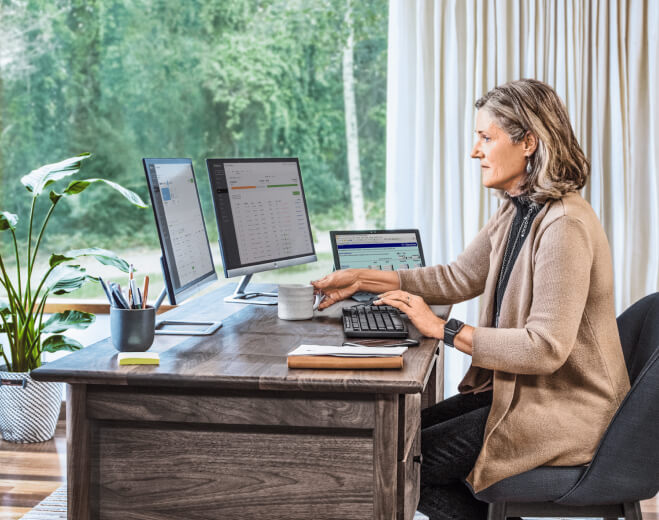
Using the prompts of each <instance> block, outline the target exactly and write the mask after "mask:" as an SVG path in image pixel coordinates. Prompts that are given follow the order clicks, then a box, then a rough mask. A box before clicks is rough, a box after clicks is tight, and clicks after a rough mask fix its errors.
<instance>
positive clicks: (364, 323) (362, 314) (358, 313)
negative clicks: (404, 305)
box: [343, 305, 408, 338]
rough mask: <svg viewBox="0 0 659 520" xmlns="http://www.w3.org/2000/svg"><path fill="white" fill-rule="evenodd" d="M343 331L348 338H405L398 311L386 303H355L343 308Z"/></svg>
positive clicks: (403, 324) (404, 326)
mask: <svg viewBox="0 0 659 520" xmlns="http://www.w3.org/2000/svg"><path fill="white" fill-rule="evenodd" d="M343 332H344V333H345V335H346V337H348V338H406V337H407V334H408V332H407V325H406V324H405V322H404V321H403V318H402V317H401V315H400V311H399V310H398V309H396V308H395V307H390V306H388V305H355V306H353V307H346V308H344V309H343Z"/></svg>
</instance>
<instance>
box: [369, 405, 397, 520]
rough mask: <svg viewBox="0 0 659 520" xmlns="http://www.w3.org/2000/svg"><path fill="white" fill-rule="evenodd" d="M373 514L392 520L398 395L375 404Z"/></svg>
mask: <svg viewBox="0 0 659 520" xmlns="http://www.w3.org/2000/svg"><path fill="white" fill-rule="evenodd" d="M373 441H374V446H373V449H374V453H373V460H374V463H373V465H374V468H373V471H374V473H375V489H374V493H373V513H374V515H373V516H374V518H376V519H378V520H384V519H387V520H395V518H396V511H397V505H396V497H397V489H396V485H397V476H398V475H397V463H398V457H397V456H398V395H397V394H381V395H377V396H376V400H375V429H374V431H373Z"/></svg>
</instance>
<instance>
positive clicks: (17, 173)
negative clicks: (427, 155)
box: [0, 0, 388, 299]
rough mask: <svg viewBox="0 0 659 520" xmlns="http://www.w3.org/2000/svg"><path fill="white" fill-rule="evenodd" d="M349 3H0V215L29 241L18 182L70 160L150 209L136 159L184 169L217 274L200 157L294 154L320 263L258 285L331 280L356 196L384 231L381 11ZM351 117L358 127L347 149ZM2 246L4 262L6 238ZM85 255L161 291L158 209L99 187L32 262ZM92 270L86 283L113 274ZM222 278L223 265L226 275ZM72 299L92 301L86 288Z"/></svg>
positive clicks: (68, 212) (53, 231) (71, 207)
mask: <svg viewBox="0 0 659 520" xmlns="http://www.w3.org/2000/svg"><path fill="white" fill-rule="evenodd" d="M362 4H364V5H362ZM350 5H351V4H350V2H349V1H348V0H322V1H321V0H319V1H314V2H308V1H305V0H260V1H258V0H233V1H222V2H218V1H217V0H194V1H189V2H180V1H178V0H142V1H140V0H136V1H134V2H121V1H118V0H93V1H88V2H78V1H73V0H66V1H65V0H55V1H53V0H36V1H25V0H5V1H3V2H1V3H0V185H1V192H0V198H1V206H0V210H6V211H11V212H13V213H17V214H18V215H19V217H22V218H23V222H22V223H19V227H20V233H21V236H24V235H25V221H24V217H23V215H25V214H26V213H27V210H28V204H29V200H28V199H29V198H28V197H27V196H25V194H24V190H25V188H24V187H23V186H22V185H21V184H20V177H21V176H22V175H24V174H25V173H27V172H29V171H30V170H32V169H34V168H36V167H38V166H40V165H42V164H45V163H49V162H55V161H58V160H60V159H63V158H65V157H69V156H71V155H75V154H77V153H80V152H84V151H89V152H91V153H92V154H93V158H92V159H90V160H88V161H86V162H85V163H84V165H83V168H82V171H81V172H80V173H79V174H78V178H93V177H103V178H107V179H110V180H113V181H115V182H118V183H120V184H122V185H124V186H125V187H127V188H130V189H132V190H134V191H136V192H137V193H139V194H140V196H142V198H143V199H144V200H145V201H146V200H148V194H147V190H146V182H145V179H144V174H143V171H142V166H141V158H142V157H191V158H192V159H193V163H194V167H195V173H196V176H197V181H198V184H199V187H200V196H201V199H202V204H203V206H204V213H205V217H206V225H207V228H208V232H209V238H210V240H211V244H212V245H214V249H213V253H214V257H215V259H216V262H219V261H220V255H219V252H218V248H217V229H216V225H215V219H214V214H213V209H212V203H211V199H210V194H209V192H208V176H207V172H206V166H205V158H206V157H250V156H255V157H265V156H275V157H276V156H296V157H299V159H300V165H301V169H302V175H303V180H304V184H305V191H306V194H307V202H308V206H309V210H310V213H311V222H312V228H313V233H314V238H315V240H316V243H317V250H318V252H319V262H317V263H316V264H311V265H307V266H299V267H294V268H290V269H287V270H281V271H278V272H273V273H266V274H263V275H259V276H258V277H257V279H256V280H255V281H259V282H260V281H273V282H281V281H291V280H304V281H308V280H310V279H312V278H315V277H317V276H320V275H322V274H323V273H326V272H328V271H329V270H331V264H332V260H331V253H330V252H329V239H328V230H329V229H336V228H345V227H353V201H352V199H354V200H356V201H357V202H356V203H355V204H359V205H360V206H361V205H363V208H364V209H363V213H364V215H365V219H366V220H365V223H366V224H367V225H369V226H382V225H383V222H384V185H385V148H384V147H385V112H386V105H385V101H386V99H385V98H386V65H387V57H386V51H387V49H386V45H387V41H386V35H387V11H388V5H387V1H386V0H376V1H372V2H354V1H353V2H352V7H350ZM349 51H352V52H349ZM350 57H351V58H352V62H351V60H349V59H347V58H350ZM351 100H352V101H354V105H353V104H352V102H351ZM346 117H348V118H349V121H352V123H353V124H355V127H356V129H357V133H356V136H351V142H350V146H349V145H348V142H347V139H346V135H347V134H348V135H350V132H348V133H347V132H346ZM351 118H352V119H351ZM357 138H358V139H357ZM357 146H358V148H356V147H357ZM355 149H356V150H357V151H358V157H359V161H358V163H359V165H360V175H361V182H359V185H360V186H361V188H362V190H363V200H360V199H359V198H358V197H357V198H355V193H353V191H351V188H350V185H351V184H350V181H349V168H348V163H349V161H348V154H349V150H353V151H354V150H355ZM351 173H352V174H355V168H354V166H353V168H352V172H351ZM65 205H66V206H65ZM46 209H47V208H41V213H39V215H41V216H43V215H44V214H45V211H46ZM355 214H356V215H359V211H356V212H355ZM360 218H361V217H360ZM21 224H22V225H21ZM359 225H364V221H362V222H360V223H359ZM2 240H3V241H4V242H3V244H2V251H3V253H4V254H3V258H7V259H8V261H9V259H11V255H10V254H9V253H8V251H9V248H8V246H9V244H8V242H7V237H2ZM91 246H98V247H104V248H107V249H111V250H113V251H115V252H117V253H118V254H119V255H120V256H122V257H123V258H125V259H126V260H127V261H129V262H132V263H134V264H135V265H136V267H137V268H138V270H139V272H140V273H141V274H149V275H150V277H152V282H155V283H154V285H152V290H153V291H154V292H156V291H157V290H159V288H161V287H162V282H159V283H158V281H159V280H161V275H160V266H159V261H158V259H159V256H160V251H159V245H158V239H157V234H156V230H155V226H154V222H153V215H152V211H151V210H150V209H146V210H139V209H137V208H134V207H132V206H130V205H129V204H128V203H126V202H125V201H124V200H123V199H121V197H120V196H118V195H117V194H116V193H115V192H114V191H112V190H104V189H102V187H101V186H100V185H94V186H92V187H90V188H89V189H88V190H87V191H86V192H85V193H83V194H81V195H80V196H79V197H77V198H75V199H71V200H67V201H66V202H65V203H64V204H62V205H61V206H58V208H57V211H56V212H55V214H54V216H53V220H52V222H51V224H50V229H49V231H48V234H47V236H46V237H45V244H43V245H42V259H41V260H42V261H43V262H45V261H46V260H47V256H48V255H46V254H43V253H45V252H64V251H66V250H68V249H73V248H81V247H91ZM101 267H102V266H98V265H96V264H95V265H94V266H93V267H92V268H90V272H92V273H94V274H97V273H98V274H104V275H105V276H106V277H107V278H109V279H113V278H115V277H116V279H118V280H120V279H121V278H122V277H121V276H119V277H117V275H118V272H117V271H114V270H111V271H109V272H105V269H101ZM221 272H222V271H221V268H220V267H219V266H218V273H219V274H220V277H221V278H222V276H221ZM68 296H70V297H73V298H78V299H79V298H102V293H101V292H100V289H99V287H98V285H96V284H88V285H87V286H85V287H84V288H83V289H81V290H80V291H76V292H73V293H71V294H70V295H68Z"/></svg>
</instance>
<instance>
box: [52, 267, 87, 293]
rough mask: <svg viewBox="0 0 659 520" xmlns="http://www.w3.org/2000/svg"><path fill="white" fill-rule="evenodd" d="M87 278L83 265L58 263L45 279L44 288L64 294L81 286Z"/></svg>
mask: <svg viewBox="0 0 659 520" xmlns="http://www.w3.org/2000/svg"><path fill="white" fill-rule="evenodd" d="M86 279H87V275H86V274H85V269H84V267H80V266H77V265H58V266H57V267H55V269H53V270H52V271H51V273H50V275H49V276H48V280H46V284H45V286H46V288H47V289H48V290H50V291H51V292H53V293H54V294H66V293H70V292H73V291H75V290H76V289H79V288H80V287H82V285H83V284H84V283H85V280H86Z"/></svg>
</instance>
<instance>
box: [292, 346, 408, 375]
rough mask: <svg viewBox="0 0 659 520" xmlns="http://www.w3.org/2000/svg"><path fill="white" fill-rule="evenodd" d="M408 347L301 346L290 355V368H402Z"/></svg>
mask: <svg viewBox="0 0 659 520" xmlns="http://www.w3.org/2000/svg"><path fill="white" fill-rule="evenodd" d="M406 351H407V347H383V348H377V347H338V346H327V345H300V346H299V347H298V348H296V349H295V350H293V351H291V352H289V353H288V367H289V368H334V369H337V368H338V369H360V368H402V367H403V354H404V353H405V352H406Z"/></svg>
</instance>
